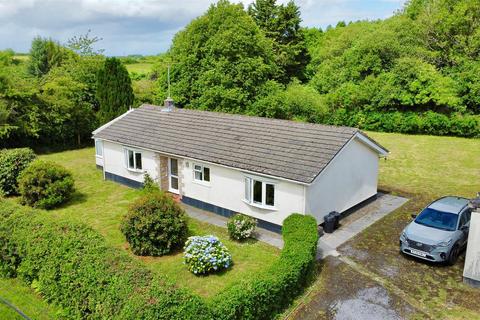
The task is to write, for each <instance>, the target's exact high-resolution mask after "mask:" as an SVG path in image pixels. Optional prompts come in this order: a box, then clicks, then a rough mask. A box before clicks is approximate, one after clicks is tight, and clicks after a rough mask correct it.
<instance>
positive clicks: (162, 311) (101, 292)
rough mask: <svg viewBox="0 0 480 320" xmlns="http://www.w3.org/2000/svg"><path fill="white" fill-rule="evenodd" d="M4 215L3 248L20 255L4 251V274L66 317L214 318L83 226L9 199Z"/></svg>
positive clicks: (0, 264)
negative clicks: (17, 280)
mask: <svg viewBox="0 0 480 320" xmlns="http://www.w3.org/2000/svg"><path fill="white" fill-rule="evenodd" d="M0 216H1V219H0V248H4V247H6V248H8V252H16V259H15V260H13V259H11V255H7V256H5V255H3V254H2V253H3V251H2V250H0V271H4V270H7V271H8V275H10V276H14V275H17V277H18V278H20V279H21V280H23V281H24V282H26V283H27V284H29V285H32V287H35V288H36V290H37V291H38V292H39V293H40V294H41V295H42V297H44V298H45V299H46V300H47V301H49V302H50V303H52V304H56V305H58V306H60V307H62V308H63V312H62V318H65V319H146V320H149V319H152V320H153V319H178V320H180V319H211V317H210V316H209V312H210V311H209V309H208V308H207V306H206V305H205V303H204V302H203V301H202V299H201V298H200V297H198V296H195V295H192V294H191V293H189V292H187V291H186V290H181V289H177V288H175V287H174V286H173V285H172V284H170V283H169V282H168V281H167V279H165V278H164V277H162V276H161V275H153V274H152V273H151V272H150V271H149V270H147V269H146V268H145V267H144V266H143V265H142V264H141V263H140V262H138V261H136V260H134V259H132V258H131V257H130V256H128V255H127V254H125V253H124V252H121V251H120V250H118V249H115V248H112V247H109V246H108V245H107V244H106V243H105V240H104V239H103V237H102V236H101V235H99V234H98V233H97V232H96V231H94V230H93V229H91V228H89V227H87V226H85V225H83V224H80V223H68V222H64V221H55V220H53V219H52V218H51V216H50V215H45V214H42V212H41V211H39V210H35V209H31V208H26V207H20V206H17V205H14V204H13V203H11V202H7V201H0ZM1 230H9V232H8V233H3V234H2V233H1ZM4 273H5V272H4Z"/></svg>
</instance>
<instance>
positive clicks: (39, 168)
mask: <svg viewBox="0 0 480 320" xmlns="http://www.w3.org/2000/svg"><path fill="white" fill-rule="evenodd" d="M18 188H19V192H20V195H21V201H22V203H23V204H26V205H29V206H31V207H34V208H41V209H52V208H55V207H57V206H59V205H61V204H63V203H65V202H66V201H67V200H69V199H70V197H71V196H72V194H73V192H74V191H75V187H74V180H73V176H72V174H71V173H70V171H68V170H67V169H65V168H64V167H63V166H61V165H59V164H57V163H55V162H50V161H43V160H35V161H33V162H32V163H31V164H30V165H29V166H28V167H27V168H26V169H25V170H23V171H22V173H21V174H20V176H19V177H18Z"/></svg>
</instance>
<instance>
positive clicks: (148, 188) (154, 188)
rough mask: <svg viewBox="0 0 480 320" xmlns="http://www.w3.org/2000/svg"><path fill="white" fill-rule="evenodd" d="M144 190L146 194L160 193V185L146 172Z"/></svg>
mask: <svg viewBox="0 0 480 320" xmlns="http://www.w3.org/2000/svg"><path fill="white" fill-rule="evenodd" d="M142 189H143V191H144V192H145V193H150V192H158V191H160V188H159V187H158V184H157V183H155V181H154V180H153V179H152V177H151V176H150V175H149V174H148V173H146V172H145V174H144V175H143V188H142Z"/></svg>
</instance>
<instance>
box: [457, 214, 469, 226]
mask: <svg viewBox="0 0 480 320" xmlns="http://www.w3.org/2000/svg"><path fill="white" fill-rule="evenodd" d="M470 216H471V211H470V210H469V209H467V210H465V212H463V214H462V216H461V218H460V224H459V225H458V228H461V227H463V226H464V225H466V224H467V223H468V222H470Z"/></svg>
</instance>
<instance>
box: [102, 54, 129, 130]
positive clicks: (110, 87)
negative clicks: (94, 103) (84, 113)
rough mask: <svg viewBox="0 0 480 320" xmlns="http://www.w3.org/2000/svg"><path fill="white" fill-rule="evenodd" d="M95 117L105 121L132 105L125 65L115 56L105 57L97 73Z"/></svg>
mask: <svg viewBox="0 0 480 320" xmlns="http://www.w3.org/2000/svg"><path fill="white" fill-rule="evenodd" d="M96 97H97V100H98V102H99V110H98V113H97V117H98V119H99V121H100V123H102V124H103V123H106V122H108V121H110V120H112V119H114V118H115V117H117V116H119V115H121V114H122V113H125V112H126V111H127V110H128V108H130V107H132V103H133V99H134V96H133V90H132V81H131V79H130V76H129V75H128V71H127V69H126V68H125V66H124V65H123V64H122V63H121V62H120V60H118V59H117V58H107V59H106V60H105V62H104V65H103V67H102V68H101V69H100V70H99V71H98V74H97V88H96Z"/></svg>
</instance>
